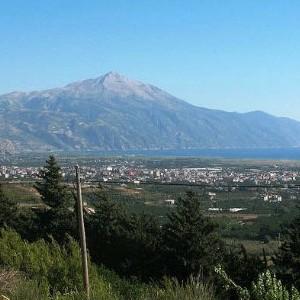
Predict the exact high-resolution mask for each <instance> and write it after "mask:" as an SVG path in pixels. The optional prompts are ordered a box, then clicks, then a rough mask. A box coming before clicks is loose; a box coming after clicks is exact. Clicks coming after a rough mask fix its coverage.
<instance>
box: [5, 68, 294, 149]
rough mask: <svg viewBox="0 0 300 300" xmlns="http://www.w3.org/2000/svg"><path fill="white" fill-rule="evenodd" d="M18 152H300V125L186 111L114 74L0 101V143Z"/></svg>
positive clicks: (188, 107)
mask: <svg viewBox="0 0 300 300" xmlns="http://www.w3.org/2000/svg"><path fill="white" fill-rule="evenodd" d="M1 140H2V141H3V140H5V141H6V142H7V141H10V142H12V143H13V144H14V145H15V148H16V149H17V150H19V151H20V150H22V151H23V150H34V151H37V150H38V151H44V150H121V149H185V148H195V149H197V148H198V149H200V148H266V147H270V148H275V147H297V146H300V123H299V122H296V121H294V120H291V119H288V118H277V117H273V116H271V115H268V114H265V113H263V112H251V113H246V114H239V113H230V112H224V111H218V110H210V109H205V108H201V107H196V106H193V105H191V104H189V103H187V102H184V101H182V100H180V99H177V98H175V97H173V96H171V95H170V94H168V93H166V92H164V91H162V90H160V89H158V88H156V87H154V86H152V85H146V84H143V83H141V82H138V81H134V80H130V79H128V78H126V77H124V76H121V75H119V74H117V73H112V72H111V73H108V74H106V75H103V76H101V77H99V78H96V79H89V80H84V81H80V82H75V83H72V84H69V85H67V86H65V87H63V88H56V89H50V90H45V91H35V92H30V93H22V92H14V93H10V94H6V95H2V96H0V143H1Z"/></svg>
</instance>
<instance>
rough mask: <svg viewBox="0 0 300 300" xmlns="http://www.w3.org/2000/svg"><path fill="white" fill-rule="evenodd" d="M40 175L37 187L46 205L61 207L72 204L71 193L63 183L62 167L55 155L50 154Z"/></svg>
mask: <svg viewBox="0 0 300 300" xmlns="http://www.w3.org/2000/svg"><path fill="white" fill-rule="evenodd" d="M39 177H40V179H41V181H39V182H37V183H36V184H35V188H36V189H37V191H38V192H39V194H40V195H41V199H42V201H43V202H44V203H45V204H46V205H48V206H49V207H51V208H59V207H66V206H67V205H69V204H70V195H69V194H68V192H67V189H66V186H65V185H64V184H63V178H62V175H61V168H60V166H59V165H58V163H57V161H56V159H55V157H54V156H53V155H50V156H49V159H48V160H47V161H46V165H45V166H44V168H43V169H42V170H41V171H40V173H39Z"/></svg>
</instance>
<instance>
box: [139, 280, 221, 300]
mask: <svg viewBox="0 0 300 300" xmlns="http://www.w3.org/2000/svg"><path fill="white" fill-rule="evenodd" d="M214 299H216V296H215V293H214V290H213V288H212V287H211V286H210V285H208V284H205V283H203V282H201V281H199V280H198V279H197V278H194V277H191V278H190V279H189V280H188V281H187V283H185V284H181V283H179V282H178V280H176V279H165V280H164V282H163V286H162V288H155V289H152V290H150V291H149V292H148V295H147V296H146V297H145V298H144V300H214Z"/></svg>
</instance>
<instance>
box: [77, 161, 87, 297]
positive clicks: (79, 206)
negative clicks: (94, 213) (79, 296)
mask: <svg viewBox="0 0 300 300" xmlns="http://www.w3.org/2000/svg"><path fill="white" fill-rule="evenodd" d="M75 170H76V188H77V211H78V225H79V236H80V246H81V258H82V272H83V273H82V275H83V285H84V289H85V291H86V295H87V299H88V300H89V299H90V283H89V270H88V258H87V250H86V238H85V229H84V219H83V203H82V194H81V182H80V170H79V166H78V165H76V166H75Z"/></svg>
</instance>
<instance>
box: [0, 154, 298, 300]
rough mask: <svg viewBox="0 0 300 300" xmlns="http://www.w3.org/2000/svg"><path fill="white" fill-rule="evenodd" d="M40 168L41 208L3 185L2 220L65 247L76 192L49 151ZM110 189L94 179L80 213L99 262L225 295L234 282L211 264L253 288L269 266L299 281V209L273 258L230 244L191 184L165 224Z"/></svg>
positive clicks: (147, 278)
mask: <svg viewBox="0 0 300 300" xmlns="http://www.w3.org/2000/svg"><path fill="white" fill-rule="evenodd" d="M39 176H40V180H39V181H38V182H37V183H36V184H35V188H36V190H37V191H38V193H39V194H40V197H41V201H42V202H43V203H44V204H45V206H44V208H39V209H24V208H20V207H19V206H18V203H17V201H16V200H17V199H15V200H11V199H10V198H9V197H7V196H6V195H5V194H4V193H3V190H2V189H1V187H0V227H3V228H12V229H13V230H15V231H16V232H17V233H18V234H19V235H20V236H21V237H22V238H23V239H24V240H27V241H29V242H36V241H38V240H41V239H43V240H45V241H49V242H52V241H53V240H54V241H55V243H57V244H58V245H60V246H62V247H63V246H64V245H66V244H67V243H68V242H69V239H70V237H72V238H73V239H74V240H78V230H77V220H76V219H77V218H76V216H77V213H76V205H75V202H74V197H75V194H74V193H73V192H72V190H71V189H70V188H69V187H67V186H66V185H65V184H64V181H63V177H62V175H61V169H60V166H59V164H58V163H57V161H56V159H55V157H54V156H50V157H49V159H48V160H47V161H46V164H45V166H44V168H43V169H42V170H41V171H40V174H39ZM107 193H109V191H107V190H105V188H104V187H102V186H100V185H99V187H98V188H97V191H96V192H95V193H94V194H93V195H92V197H93V200H94V201H93V203H95V213H94V214H88V213H86V214H85V223H86V235H87V246H88V251H89V255H90V258H91V261H92V262H93V263H94V264H96V265H98V266H102V265H104V266H105V267H107V268H109V269H111V270H114V271H115V272H116V273H118V274H119V275H120V276H122V277H124V278H128V279H130V280H137V281H139V282H145V283H147V282H157V283H159V282H161V281H162V280H163V278H166V277H168V278H176V280H178V282H188V281H189V280H190V278H197V277H200V278H201V280H202V281H205V282H209V283H212V284H213V285H214V286H215V288H216V290H217V292H218V293H219V294H220V295H222V297H223V299H226V298H228V299H240V295H239V292H238V290H237V289H236V288H235V286H232V287H231V288H228V289H226V290H225V289H224V282H223V279H224V278H223V279H222V276H221V277H220V272H216V268H221V269H222V272H224V273H225V274H226V276H228V278H230V280H231V281H232V282H234V283H235V285H236V286H239V287H241V288H242V289H243V288H245V289H247V288H250V287H251V285H252V283H253V282H254V281H255V280H257V279H258V278H259V276H260V274H262V273H264V272H266V271H267V270H271V272H272V273H273V274H276V276H277V277H278V278H279V279H280V280H282V282H283V283H284V284H285V285H286V287H287V289H290V290H292V288H294V287H295V288H297V289H300V250H299V249H300V217H299V218H296V219H295V220H294V221H292V222H291V224H290V225H289V226H288V227H287V228H285V231H284V234H283V237H284V242H283V243H282V245H281V247H280V249H279V251H278V253H276V255H274V257H272V258H271V260H270V259H269V258H267V257H266V256H265V255H264V254H263V253H262V255H259V256H258V255H249V254H248V253H247V251H246V249H245V247H243V246H241V248H240V249H239V250H236V249H232V248H230V247H227V246H226V245H225V243H224V242H223V240H222V239H221V237H220V236H219V234H218V230H217V225H216V224H215V223H214V222H212V220H211V219H209V218H208V217H206V216H204V215H203V214H202V210H201V201H200V200H199V199H200V197H201V196H199V195H197V194H195V193H193V192H187V193H186V195H185V196H184V197H179V198H178V199H177V201H176V206H175V208H174V209H173V210H172V211H171V212H170V213H169V214H168V216H167V222H165V223H164V224H163V225H161V224H160V222H159V220H158V218H157V217H154V216H152V215H148V214H145V213H143V214H133V213H129V211H128V210H127V209H126V207H125V206H123V205H122V204H121V203H118V202H116V201H114V200H113V199H111V197H108V194H107ZM222 272H221V273H222ZM222 274H223V273H222Z"/></svg>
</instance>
